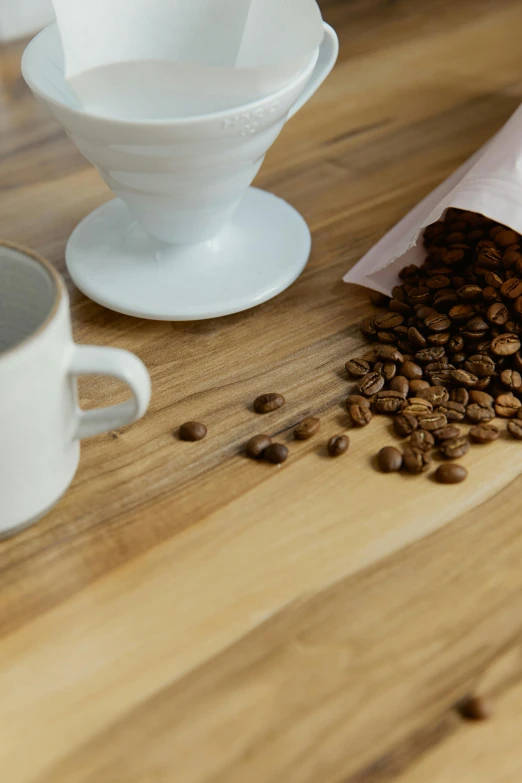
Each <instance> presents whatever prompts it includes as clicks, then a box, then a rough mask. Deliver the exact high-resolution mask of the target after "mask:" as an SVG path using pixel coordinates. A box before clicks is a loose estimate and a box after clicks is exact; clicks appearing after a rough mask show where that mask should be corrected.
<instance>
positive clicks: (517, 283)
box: [500, 277, 522, 299]
mask: <svg viewBox="0 0 522 783" xmlns="http://www.w3.org/2000/svg"><path fill="white" fill-rule="evenodd" d="M500 293H501V294H502V296H505V297H507V298H508V299H517V298H518V297H519V296H521V295H522V280H518V279H517V278H516V277H512V278H510V279H509V280H506V282H505V283H503V284H502V286H501V288H500Z"/></svg>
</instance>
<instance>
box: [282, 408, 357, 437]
mask: <svg viewBox="0 0 522 783" xmlns="http://www.w3.org/2000/svg"><path fill="white" fill-rule="evenodd" d="M364 410H366V412H367V413H369V410H368V409H367V408H365V409H364ZM370 418H371V414H370ZM320 427H321V422H320V421H319V419H316V418H315V416H307V418H306V419H303V421H302V422H301V423H300V424H298V425H297V427H296V428H295V430H294V438H295V439H296V440H310V438H313V436H314V435H316V434H317V433H318V432H319V428H320Z"/></svg>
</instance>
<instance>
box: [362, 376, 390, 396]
mask: <svg viewBox="0 0 522 783" xmlns="http://www.w3.org/2000/svg"><path fill="white" fill-rule="evenodd" d="M383 386H384V378H383V377H382V375H379V373H377V372H369V373H368V374H367V375H365V376H364V378H361V380H360V381H359V383H358V384H357V388H358V389H359V391H360V392H361V394H364V396H365V397H371V396H372V395H373V394H377V392H378V391H380V390H381V389H382V387H383Z"/></svg>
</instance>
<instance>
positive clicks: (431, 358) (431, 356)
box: [415, 348, 445, 364]
mask: <svg viewBox="0 0 522 783" xmlns="http://www.w3.org/2000/svg"><path fill="white" fill-rule="evenodd" d="M444 355H445V351H444V348H423V349H421V350H420V351H417V353H416V354H415V359H416V360H417V361H418V362H421V363H422V364H426V363H428V362H440V360H441V359H442V358H443V356H444Z"/></svg>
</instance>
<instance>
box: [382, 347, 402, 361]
mask: <svg viewBox="0 0 522 783" xmlns="http://www.w3.org/2000/svg"><path fill="white" fill-rule="evenodd" d="M375 358H376V359H380V360H381V361H383V362H395V364H397V363H399V364H401V363H402V362H403V361H404V359H403V357H402V354H401V353H400V352H399V351H398V350H397V349H396V348H392V346H391V345H380V346H379V347H378V348H377V350H376V352H375Z"/></svg>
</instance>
